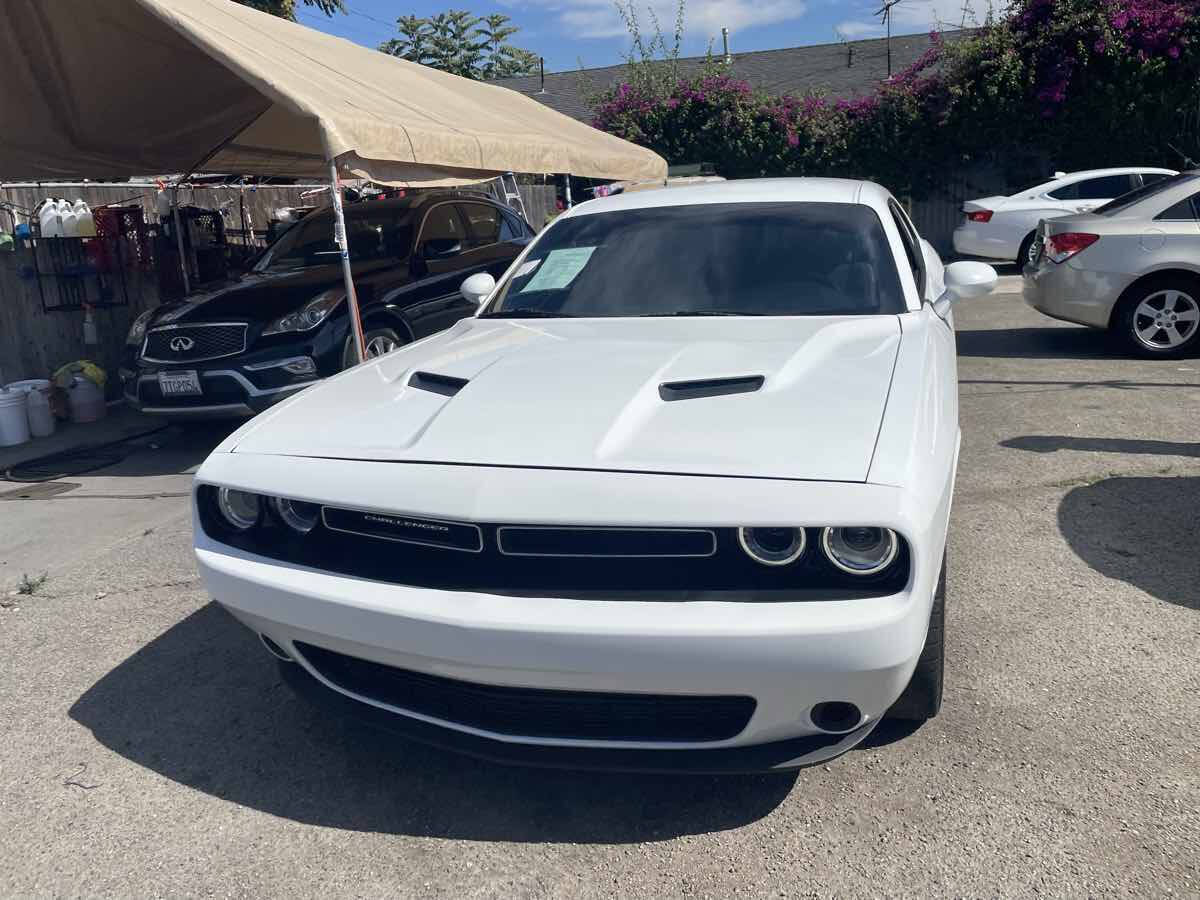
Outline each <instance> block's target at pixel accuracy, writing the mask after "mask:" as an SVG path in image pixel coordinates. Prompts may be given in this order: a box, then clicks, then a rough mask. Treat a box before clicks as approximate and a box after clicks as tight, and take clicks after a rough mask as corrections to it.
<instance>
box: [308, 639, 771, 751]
mask: <svg viewBox="0 0 1200 900" xmlns="http://www.w3.org/2000/svg"><path fill="white" fill-rule="evenodd" d="M294 646H295V647H296V649H297V650H298V651H299V652H300V653H301V654H302V655H303V656H304V658H305V659H307V660H308V662H309V663H310V664H311V665H312V667H313V668H314V669H316V670H317V671H318V672H320V673H321V675H322V676H323V677H324V678H326V679H328V680H329V681H331V682H332V683H333V684H335V685H337V686H338V687H340V688H341V689H342V690H344V691H348V692H349V693H351V694H357V695H358V696H360V697H363V698H366V699H367V700H373V701H375V702H377V703H385V704H387V705H388V706H394V707H396V708H397V709H403V710H407V711H409V712H414V713H419V714H421V715H423V716H431V717H433V718H435V719H441V720H442V721H444V722H453V723H455V724H458V725H466V726H468V727H470V728H478V729H480V730H482V731H490V732H492V733H493V734H505V735H512V736H520V737H538V738H558V739H563V740H594V741H597V740H598V741H663V742H666V741H678V742H685V741H687V742H693V741H694V742H702V741H724V740H728V739H729V738H732V737H736V736H737V735H738V734H740V733H741V732H742V731H743V730H744V729H745V727H746V724H747V723H748V722H749V721H750V717H751V716H752V715H753V714H754V708H755V706H756V705H757V704H756V702H755V700H754V698H753V697H743V696H691V695H687V694H610V693H605V692H602V691H552V690H543V689H540V688H524V687H507V686H502V685H494V684H477V683H475V682H470V681H459V680H457V679H454V678H443V677H442V676H440V675H426V674H425V673H423V672H411V671H409V670H407V669H397V668H395V667H393V666H385V665H383V664H381V663H376V662H370V661H368V660H365V659H358V658H357V657H354V656H346V655H345V654H342V653H336V652H334V651H333V650H326V649H325V648H324V647H316V646H313V645H312V644H305V643H301V642H299V641H297V642H296V643H295V644H294Z"/></svg>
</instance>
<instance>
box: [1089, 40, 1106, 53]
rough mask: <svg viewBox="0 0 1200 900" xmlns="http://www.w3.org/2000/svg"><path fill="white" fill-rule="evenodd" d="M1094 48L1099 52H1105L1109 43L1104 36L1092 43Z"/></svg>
mask: <svg viewBox="0 0 1200 900" xmlns="http://www.w3.org/2000/svg"><path fill="white" fill-rule="evenodd" d="M1092 49H1093V50H1095V51H1096V52H1097V53H1103V52H1104V51H1105V50H1107V49H1108V43H1107V42H1106V41H1105V40H1104V38H1100V39H1099V40H1097V41H1096V43H1094V44H1092Z"/></svg>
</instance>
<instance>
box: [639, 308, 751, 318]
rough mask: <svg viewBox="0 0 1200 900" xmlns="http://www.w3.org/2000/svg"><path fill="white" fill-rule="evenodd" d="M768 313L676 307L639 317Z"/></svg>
mask: <svg viewBox="0 0 1200 900" xmlns="http://www.w3.org/2000/svg"><path fill="white" fill-rule="evenodd" d="M767 315H770V313H760V312H747V311H746V310H742V309H677V310H675V311H674V312H662V313H643V314H642V315H641V316H639V318H643V319H654V318H660V317H664V316H767Z"/></svg>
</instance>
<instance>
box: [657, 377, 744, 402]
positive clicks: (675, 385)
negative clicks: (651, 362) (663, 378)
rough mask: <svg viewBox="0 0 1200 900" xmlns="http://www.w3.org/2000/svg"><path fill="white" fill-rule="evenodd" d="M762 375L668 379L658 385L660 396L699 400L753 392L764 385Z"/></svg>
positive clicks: (665, 398)
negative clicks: (689, 379) (691, 379)
mask: <svg viewBox="0 0 1200 900" xmlns="http://www.w3.org/2000/svg"><path fill="white" fill-rule="evenodd" d="M765 381H766V379H765V378H764V377H763V376H762V375H742V376H739V377H737V378H706V379H703V380H700V381H668V382H665V383H663V384H660V385H659V386H658V396H660V397H662V398H663V399H664V400H666V401H668V402H670V401H673V400H698V399H700V398H701V397H723V396H725V395H726V394H752V393H754V392H755V391H757V390H758V389H759V388H761V387H762V386H763V382H765Z"/></svg>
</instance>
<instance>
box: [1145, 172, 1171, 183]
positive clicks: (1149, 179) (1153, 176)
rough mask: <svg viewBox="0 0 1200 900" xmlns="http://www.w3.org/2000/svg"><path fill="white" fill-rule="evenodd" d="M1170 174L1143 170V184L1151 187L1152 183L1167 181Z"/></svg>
mask: <svg viewBox="0 0 1200 900" xmlns="http://www.w3.org/2000/svg"><path fill="white" fill-rule="evenodd" d="M1170 177H1171V176H1170V175H1164V174H1163V173H1162V172H1143V173H1142V184H1144V185H1145V186H1146V187H1149V186H1150V185H1152V184H1158V183H1159V182H1160V181H1165V180H1166V179H1168V178H1170Z"/></svg>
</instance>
